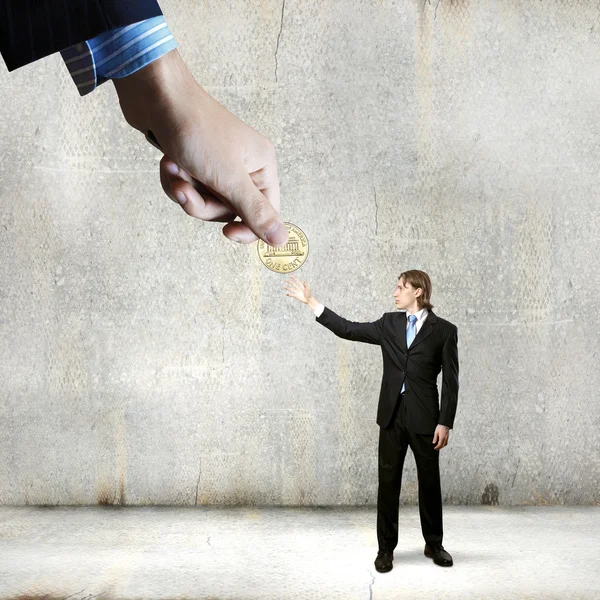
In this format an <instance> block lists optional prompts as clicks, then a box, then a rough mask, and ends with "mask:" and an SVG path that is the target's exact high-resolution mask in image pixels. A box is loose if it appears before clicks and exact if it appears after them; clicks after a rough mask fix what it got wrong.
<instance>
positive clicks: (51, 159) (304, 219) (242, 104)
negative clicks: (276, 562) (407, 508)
mask: <svg viewBox="0 0 600 600" xmlns="http://www.w3.org/2000/svg"><path fill="white" fill-rule="evenodd" d="M161 5H162V7H163V9H164V12H165V15H166V17H167V20H168V23H169V25H170V27H171V29H172V31H173V33H174V35H175V36H176V38H177V40H178V41H179V44H180V52H181V54H182V55H183V56H184V58H185V59H186V60H187V61H188V64H189V65H190V68H191V70H192V72H193V73H194V74H195V76H196V77H197V79H198V81H199V82H200V83H201V84H202V85H203V86H205V87H206V89H207V90H208V91H209V92H210V93H211V94H212V95H213V96H215V97H216V98H217V99H218V100H219V101H221V102H222V103H223V104H224V105H225V106H227V107H228V108H229V109H230V110H231V111H232V112H234V113H236V114H237V115H239V116H240V117H241V118H243V119H244V120H246V121H247V122H249V123H250V124H252V125H253V126H255V127H256V128H257V129H259V130H260V131H262V132H263V133H265V134H266V135H268V136H269V137H270V138H271V139H272V140H273V141H274V142H275V144H276V147H277V150H278V161H279V169H280V176H281V187H282V214H283V216H284V218H285V219H286V220H288V221H291V222H293V223H295V224H297V225H299V226H300V227H301V228H302V229H303V230H304V231H305V232H306V234H307V236H308V237H309V240H310V243H311V249H310V256H309V259H308V262H307V263H306V265H305V266H304V267H303V268H302V269H301V271H299V272H298V275H299V276H301V277H302V278H303V279H305V280H306V281H307V282H308V283H309V284H310V285H311V287H312V289H313V292H314V295H315V296H316V297H317V299H319V300H320V301H321V302H323V303H324V304H326V305H327V306H329V307H330V308H331V309H333V310H335V311H336V312H338V313H339V314H341V315H342V316H344V317H346V318H349V319H351V320H356V321H372V320H375V319H377V318H379V317H380V316H381V314H383V313H384V312H386V311H393V310H395V309H394V304H393V298H392V293H393V291H394V287H395V285H396V279H397V276H398V274H399V273H400V272H401V271H402V270H404V269H407V268H422V269H425V270H426V271H428V272H429V274H430V275H431V277H432V280H433V284H434V294H433V301H434V304H435V306H436V310H437V312H438V314H439V315H440V316H442V317H444V318H446V319H449V320H450V321H452V322H454V323H456V324H457V326H458V329H459V339H460V342H459V343H460V345H459V352H460V361H461V391H460V399H459V409H458V414H457V418H456V423H455V428H454V430H453V431H452V433H451V439H450V445H449V446H448V447H447V448H445V449H444V450H443V451H442V458H441V463H442V486H443V492H444V497H445V501H446V502H447V503H461V504H462V503H466V504H477V503H480V502H484V503H496V502H498V503H500V504H506V505H510V504H521V503H524V504H546V503H558V504H563V503H564V504H588V503H598V502H599V501H600V492H599V491H598V490H599V488H598V481H599V480H600V456H599V453H598V431H599V430H600V403H599V402H598V399H599V390H600V372H599V370H598V368H597V367H598V361H599V358H600V342H599V338H600V323H599V314H600V299H599V292H600V269H599V268H598V264H597V257H598V255H599V254H598V251H599V250H600V206H599V197H598V196H599V194H598V165H599V164H600V137H599V129H600V127H599V120H598V114H599V110H600V76H599V74H600V7H599V6H598V3H597V2H595V1H593V2H592V1H591V0H590V1H589V2H586V1H575V0H571V1H567V0H562V1H558V0H548V1H544V2H517V1H516V0H486V1H485V2H469V1H468V0H454V1H452V2H450V0H440V1H439V2H438V1H436V0H431V2H429V1H428V0H425V1H424V0H418V1H416V0H415V1H414V2H410V1H408V0H406V1H400V0H396V1H392V0H362V1H358V0H357V1H354V0H353V1H350V0H346V1H343V2H342V1H329V0H328V1H326V2H316V1H314V0H311V1H309V0H306V1H304V0H302V1H299V0H287V1H286V2H285V5H284V6H282V4H281V3H280V2H269V1H266V0H263V1H261V2H258V1H255V2H252V1H250V0H246V1H245V2H242V1H239V2H235V3H233V2H230V3H224V2H218V1H212V2H193V1H192V0H180V1H175V0H163V2H162V3H161ZM278 42H279V43H278ZM0 91H1V98H2V103H1V105H0V135H1V139H2V146H1V147H0V196H1V198H0V232H1V236H0V252H1V255H2V261H1V262H0V333H1V335H0V357H1V361H0V381H1V382H2V385H1V386H0V394H1V397H0V503H3V504H38V503H50V504H95V503H115V504H118V503H126V504H154V503H164V504H186V505H188V504H195V503H197V504H212V503H224V504H235V503H243V504H246V503H249V504H353V505H362V504H374V503H375V500H376V484H377V469H376V467H377V458H376V447H377V435H378V428H377V426H376V424H375V412H376V402H377V397H378V391H379V381H380V377H381V372H382V364H381V354H380V350H379V348H377V347H375V346H368V345H361V344H356V343H351V342H347V341H344V340H340V339H338V338H336V337H335V336H334V335H333V334H332V333H331V332H329V331H328V330H326V329H325V328H323V327H322V326H321V325H319V324H318V323H316V322H315V320H314V316H313V314H312V312H311V311H310V310H309V309H308V308H307V307H305V306H302V305H300V304H299V303H298V302H296V301H294V300H292V299H291V298H287V297H286V296H285V293H284V290H283V288H282V286H283V280H284V277H283V276H280V275H277V274H275V273H272V272H270V271H268V270H266V269H265V268H264V267H263V266H262V265H261V263H260V261H259V259H258V257H257V255H256V246H255V245H251V246H249V247H248V246H238V245H235V244H233V243H232V242H230V241H228V240H227V239H226V238H224V237H223V235H222V234H221V231H220V226H219V225H218V224H213V223H205V222H201V221H194V220H192V219H190V218H189V217H187V216H186V215H185V214H184V213H183V212H182V211H181V210H180V209H179V208H178V207H177V206H175V205H174V204H173V203H172V202H170V201H169V200H168V199H167V198H166V197H164V196H163V193H162V190H161V188H160V184H159V181H158V160H159V156H160V155H159V153H158V152H157V151H156V150H155V149H154V148H152V147H151V146H150V145H149V144H147V143H146V142H145V141H144V139H143V137H142V136H141V135H140V134H139V133H137V132H135V131H133V130H131V129H130V128H129V127H128V126H127V125H126V123H125V121H124V119H123V118H122V116H121V115H120V112H119V109H118V105H117V102H116V94H115V91H114V88H113V86H112V84H110V83H108V84H105V85H103V86H101V88H99V89H98V90H97V91H96V92H94V93H93V94H92V95H90V96H87V97H85V98H80V97H79V96H78V94H77V91H76V89H75V87H74V86H73V84H72V82H71V80H70V77H69V75H68V72H67V70H66V67H65V66H64V64H63V63H62V61H61V59H60V57H59V56H58V55H55V56H53V57H50V58H47V59H45V60H42V61H39V62H37V63H35V64H33V65H29V66H27V67H25V68H23V69H21V70H19V71H16V72H14V73H11V74H8V73H7V72H6V69H5V68H3V69H2V74H1V76H0ZM404 482H405V483H404V489H403V493H402V502H409V503H414V502H416V498H417V495H416V494H417V483H416V472H415V468H414V460H413V458H412V456H411V455H410V453H409V457H408V459H407V466H406V471H405V478H404Z"/></svg>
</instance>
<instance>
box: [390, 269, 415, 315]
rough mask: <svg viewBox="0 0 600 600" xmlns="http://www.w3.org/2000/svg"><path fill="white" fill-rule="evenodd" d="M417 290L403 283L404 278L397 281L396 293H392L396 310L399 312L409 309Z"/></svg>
mask: <svg viewBox="0 0 600 600" xmlns="http://www.w3.org/2000/svg"><path fill="white" fill-rule="evenodd" d="M416 291H417V290H416V289H415V288H414V287H413V286H412V285H410V283H407V282H406V281H404V277H402V279H400V281H398V285H397V286H396V291H395V292H394V299H395V300H396V308H397V309H399V310H405V309H407V308H410V307H411V306H412V305H413V304H414V302H415V292H416Z"/></svg>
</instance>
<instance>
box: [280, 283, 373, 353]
mask: <svg viewBox="0 0 600 600" xmlns="http://www.w3.org/2000/svg"><path fill="white" fill-rule="evenodd" d="M290 278H291V279H290V280H286V284H287V285H288V286H289V287H286V288H285V289H286V290H287V291H288V292H291V293H289V294H286V295H287V296H291V297H292V298H296V299H297V300H299V301H300V302H302V303H304V304H308V306H310V307H311V308H312V309H313V312H314V313H315V316H316V320H317V321H318V322H319V323H321V325H323V326H325V327H327V329H329V330H330V331H332V332H333V333H335V335H337V336H338V337H340V338H343V339H345V340H350V341H352V342H364V343H365V344H377V345H381V338H382V335H383V319H384V317H381V318H380V319H378V320H377V321H373V322H372V323H357V322H355V321H348V320H347V319H344V318H343V317H340V316H339V315H338V314H336V313H334V312H333V311H332V310H331V309H329V308H327V307H326V306H323V305H322V304H321V303H320V302H319V301H318V300H317V299H316V298H315V297H314V296H313V295H312V293H311V291H310V288H309V287H308V285H307V284H306V282H303V283H302V282H300V281H299V280H298V279H297V278H296V277H295V276H294V275H291V276H290Z"/></svg>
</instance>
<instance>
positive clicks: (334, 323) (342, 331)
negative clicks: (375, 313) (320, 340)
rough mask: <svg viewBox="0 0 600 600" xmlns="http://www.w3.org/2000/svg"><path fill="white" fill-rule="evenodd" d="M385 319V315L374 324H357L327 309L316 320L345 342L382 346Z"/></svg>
mask: <svg viewBox="0 0 600 600" xmlns="http://www.w3.org/2000/svg"><path fill="white" fill-rule="evenodd" d="M384 317H385V315H384V316H383V317H381V319H378V320H377V321H373V322H372V323H355V322H354V321H348V320H346V319H344V318H343V317H340V315H338V314H336V313H334V312H333V311H332V310H330V309H329V308H327V307H325V310H324V311H323V313H322V314H321V316H319V317H315V318H316V320H317V321H318V322H319V323H321V325H324V326H325V327H327V329H329V330H330V331H333V333H335V335H337V336H338V337H341V338H343V339H345V340H350V341H352V342H364V343H365V344H377V345H381V337H382V335H383V319H384Z"/></svg>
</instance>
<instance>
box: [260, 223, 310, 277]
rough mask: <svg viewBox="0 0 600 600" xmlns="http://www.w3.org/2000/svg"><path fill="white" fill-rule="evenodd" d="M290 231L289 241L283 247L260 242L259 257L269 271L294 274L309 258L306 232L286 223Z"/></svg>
mask: <svg viewBox="0 0 600 600" xmlns="http://www.w3.org/2000/svg"><path fill="white" fill-rule="evenodd" d="M284 225H285V227H286V229H287V230H288V241H287V243H286V244H285V245H283V246H277V247H274V246H269V244H267V243H266V242H263V241H262V240H258V257H259V258H260V260H261V262H262V264H263V265H265V267H267V269H270V270H271V271H274V272H275V273H292V272H293V271H296V270H297V269H299V268H300V267H301V266H302V265H303V264H304V263H305V262H306V259H307V258H308V238H307V237H306V235H305V234H304V231H302V229H300V227H298V226H297V225H294V224H292V223H284Z"/></svg>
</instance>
